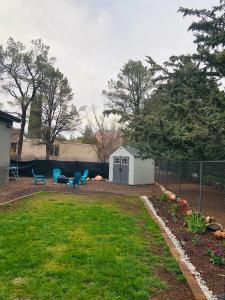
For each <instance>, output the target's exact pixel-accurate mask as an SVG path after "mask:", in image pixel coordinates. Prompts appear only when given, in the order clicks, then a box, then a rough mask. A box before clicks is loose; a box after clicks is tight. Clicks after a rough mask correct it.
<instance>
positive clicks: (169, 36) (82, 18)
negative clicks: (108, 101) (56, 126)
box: [0, 0, 218, 106]
mask: <svg viewBox="0 0 225 300" xmlns="http://www.w3.org/2000/svg"><path fill="white" fill-rule="evenodd" d="M196 2H197V3H196ZM216 3H218V1H216V0H215V1H213V0H198V1H195V0H180V1H179V0H173V1H165V0H158V1H155V0H139V1H136V0H120V1H119V0H111V1H110V0H108V1H107V0H86V1H85V0H83V1H81V0H77V1H76V0H42V1H40V0H1V1H0V36H1V42H2V43H3V44H5V42H6V41H7V39H8V37H9V36H12V37H14V38H15V39H16V40H20V41H22V42H23V43H24V44H26V45H29V42H30V40H32V39H34V38H39V37H40V38H42V39H43V41H44V42H45V43H46V44H47V45H49V46H50V53H51V55H52V56H55V57H56V58H57V65H58V66H59V68H60V69H61V71H62V72H63V73H64V74H65V75H66V76H67V77H68V78H69V81H70V83H71V85H72V87H73V91H74V95H75V97H74V100H75V103H76V104H77V105H78V106H81V105H84V104H86V105H90V104H92V103H94V104H96V105H97V106H101V105H102V102H103V98H102V96H101V91H102V89H104V88H105V87H106V84H107V81H108V80H109V79H110V78H112V77H115V76H116V74H117V73H118V71H119V69H120V68H121V67H122V65H123V64H124V63H125V62H126V61H127V60H128V59H129V58H133V59H141V60H144V59H145V56H146V55H150V56H152V57H153V58H154V59H155V60H156V61H158V62H162V61H164V60H166V59H167V58H168V57H169V56H170V55H173V54H182V53H187V52H193V51H194V49H195V47H194V45H193V43H192V41H193V36H192V34H191V33H187V28H188V24H190V21H191V20H190V19H183V18H182V16H181V15H180V14H177V10H178V8H179V6H188V7H198V8H205V7H210V6H212V5H214V4H216Z"/></svg>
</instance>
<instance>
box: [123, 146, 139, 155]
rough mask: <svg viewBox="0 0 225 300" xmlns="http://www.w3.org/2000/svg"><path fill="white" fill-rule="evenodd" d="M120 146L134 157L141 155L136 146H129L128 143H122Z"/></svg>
mask: <svg viewBox="0 0 225 300" xmlns="http://www.w3.org/2000/svg"><path fill="white" fill-rule="evenodd" d="M122 147H123V148H124V149H126V150H127V151H128V152H129V153H130V154H131V155H133V156H134V157H141V155H140V150H138V149H137V148H134V147H132V146H129V145H122Z"/></svg>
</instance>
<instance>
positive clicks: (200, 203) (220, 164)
mask: <svg viewBox="0 0 225 300" xmlns="http://www.w3.org/2000/svg"><path fill="white" fill-rule="evenodd" d="M155 180H156V182H158V183H159V184H161V185H163V186H164V187H166V188H167V189H168V190H170V191H172V192H173V193H175V194H176V195H178V196H179V197H184V198H185V199H187V200H188V203H189V204H190V206H191V207H193V208H194V209H195V210H198V211H201V212H202V213H203V214H204V215H209V216H213V217H215V219H216V221H217V222H219V223H221V224H223V226H225V161H158V162H156V166H155Z"/></svg>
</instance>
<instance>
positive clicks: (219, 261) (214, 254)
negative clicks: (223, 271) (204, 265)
mask: <svg viewBox="0 0 225 300" xmlns="http://www.w3.org/2000/svg"><path fill="white" fill-rule="evenodd" d="M208 247H209V249H208V254H209V255H210V257H211V258H210V261H211V262H212V263H213V264H214V265H217V266H221V265H224V264H225V258H224V257H223V253H222V251H221V249H219V248H217V249H216V250H212V248H211V244H209V245H208Z"/></svg>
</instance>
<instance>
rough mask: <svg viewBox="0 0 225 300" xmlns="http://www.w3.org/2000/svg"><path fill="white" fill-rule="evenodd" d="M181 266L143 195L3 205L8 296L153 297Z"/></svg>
mask: <svg viewBox="0 0 225 300" xmlns="http://www.w3.org/2000/svg"><path fill="white" fill-rule="evenodd" d="M159 269H160V270H164V271H166V272H171V273H174V274H176V278H177V280H178V281H179V280H183V277H182V275H181V273H180V270H179V268H178V266H177V264H176V262H175V260H174V259H173V258H172V257H171V255H170V253H169V251H168V248H167V247H166V245H165V242H164V241H163V239H162V237H161V235H160V231H159V228H158V226H156V224H155V223H154V222H153V221H152V220H151V219H150V217H149V215H148V213H147V212H146V210H145V208H144V205H143V204H142V202H141V200H140V199H139V198H137V197H127V196H100V195H98V196H97V195H95V196H87V195H85V196H84V195H66V194H54V193H49V194H48V193H42V194H39V195H36V196H33V197H30V198H28V199H26V200H23V201H20V202H17V203H14V204H11V205H7V206H4V207H1V208H0V299H4V300H7V299H15V300H18V299H20V300H25V299H26V300H27V299H45V300H46V299H84V300H88V299H94V300H98V299H99V300H100V299H101V300H102V299H107V300H113V299H126V300H127V299H140V300H145V299H149V296H150V297H151V295H152V296H153V295H155V294H157V293H158V292H160V291H161V290H165V289H170V288H171V287H169V285H168V284H167V283H166V282H164V281H163V280H162V279H161V278H160V277H158V276H157V274H158V272H157V271H158V270H159Z"/></svg>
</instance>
